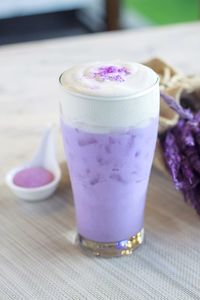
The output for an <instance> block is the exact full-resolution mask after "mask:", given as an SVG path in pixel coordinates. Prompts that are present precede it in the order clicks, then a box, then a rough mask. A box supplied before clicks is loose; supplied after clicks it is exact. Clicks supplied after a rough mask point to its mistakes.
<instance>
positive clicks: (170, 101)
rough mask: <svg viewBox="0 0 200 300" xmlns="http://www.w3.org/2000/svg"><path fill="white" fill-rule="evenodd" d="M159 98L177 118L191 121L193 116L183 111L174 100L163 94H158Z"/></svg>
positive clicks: (187, 110) (185, 110)
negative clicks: (177, 115)
mask: <svg viewBox="0 0 200 300" xmlns="http://www.w3.org/2000/svg"><path fill="white" fill-rule="evenodd" d="M160 95H161V97H162V98H163V100H164V101H165V103H166V104H167V105H168V106H169V107H170V108H171V109H173V110H174V111H175V112H177V114H179V116H180V117H181V118H183V119H188V120H192V119H193V114H192V113H191V111H190V110H189V109H184V108H183V107H182V106H181V105H180V104H178V103H177V102H176V101H175V99H174V98H173V97H171V96H169V95H166V94H164V93H162V92H161V93H160Z"/></svg>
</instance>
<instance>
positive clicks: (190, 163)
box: [160, 93, 200, 214]
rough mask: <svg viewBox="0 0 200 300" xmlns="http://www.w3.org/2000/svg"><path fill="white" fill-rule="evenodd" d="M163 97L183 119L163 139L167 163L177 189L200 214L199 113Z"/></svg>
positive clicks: (165, 96) (168, 97)
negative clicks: (194, 112)
mask: <svg viewBox="0 0 200 300" xmlns="http://www.w3.org/2000/svg"><path fill="white" fill-rule="evenodd" d="M161 97H162V98H163V100H164V101H165V102H166V104H167V105H168V106H169V107H170V108H171V109H173V110H175V111H176V112H177V113H178V114H179V116H180V119H179V121H178V123H177V124H176V125H175V126H174V127H173V128H170V129H169V130H167V131H166V132H165V133H164V134H163V135H162V136H161V137H160V142H161V145H162V148H163V153H164V158H165V162H166V165H167V167H168V169H169V172H170V174H171V175H172V179H173V181H174V184H175V187H176V188H177V189H179V190H181V191H182V192H183V194H184V198H185V200H186V201H187V202H189V203H190V204H191V205H192V206H193V207H194V208H195V209H196V211H197V213H198V214H200V112H198V113H197V114H193V113H192V112H191V111H190V110H188V109H184V108H183V107H181V105H179V104H178V103H176V102H175V100H174V99H173V98H172V97H170V96H168V95H165V94H163V93H161Z"/></svg>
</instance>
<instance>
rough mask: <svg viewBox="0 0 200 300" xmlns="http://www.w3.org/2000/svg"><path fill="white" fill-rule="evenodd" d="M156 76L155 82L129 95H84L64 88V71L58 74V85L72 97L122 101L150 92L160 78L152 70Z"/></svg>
mask: <svg viewBox="0 0 200 300" xmlns="http://www.w3.org/2000/svg"><path fill="white" fill-rule="evenodd" d="M152 71H153V72H154V73H155V74H156V76H157V78H156V80H155V82H154V83H153V84H152V85H150V86H149V87H147V88H145V89H143V90H142V91H140V92H136V93H133V94H130V95H127V96H116V97H110V96H93V95H86V94H83V93H79V92H74V91H72V90H70V89H69V88H66V87H65V86H64V85H63V84H62V81H61V80H62V76H63V74H64V72H65V71H64V72H62V73H61V75H60V76H59V84H60V87H61V88H62V90H64V91H65V92H66V93H67V94H70V95H72V96H74V97H78V98H83V99H86V100H97V101H106V102H109V101H116V100H117V101H120V100H121V101H123V100H130V99H133V100H134V99H135V98H140V97H142V96H145V95H146V94H148V93H149V92H151V91H152V90H153V89H154V88H155V87H156V86H157V84H158V83H159V82H160V78H159V76H158V74H157V73H156V72H155V71H154V70H152Z"/></svg>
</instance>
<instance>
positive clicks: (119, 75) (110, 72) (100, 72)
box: [93, 66, 131, 82]
mask: <svg viewBox="0 0 200 300" xmlns="http://www.w3.org/2000/svg"><path fill="white" fill-rule="evenodd" d="M130 74H131V73H130V71H129V70H128V69H127V68H126V67H116V66H105V67H100V68H98V69H97V71H95V72H93V77H94V78H98V79H100V80H102V81H105V80H110V81H117V82H123V81H124V80H125V79H124V77H125V76H127V75H130Z"/></svg>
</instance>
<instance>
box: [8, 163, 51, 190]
mask: <svg viewBox="0 0 200 300" xmlns="http://www.w3.org/2000/svg"><path fill="white" fill-rule="evenodd" d="M53 179H54V175H53V174H52V173H51V172H50V171H48V170H47V169H45V168H42V167H32V168H27V169H23V170H21V171H19V172H17V173H16V174H15V176H14V178H13V183H14V184H15V185H17V186H20V187H24V188H37V187H41V186H44V185H46V184H48V183H50V182H52V181H53Z"/></svg>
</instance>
